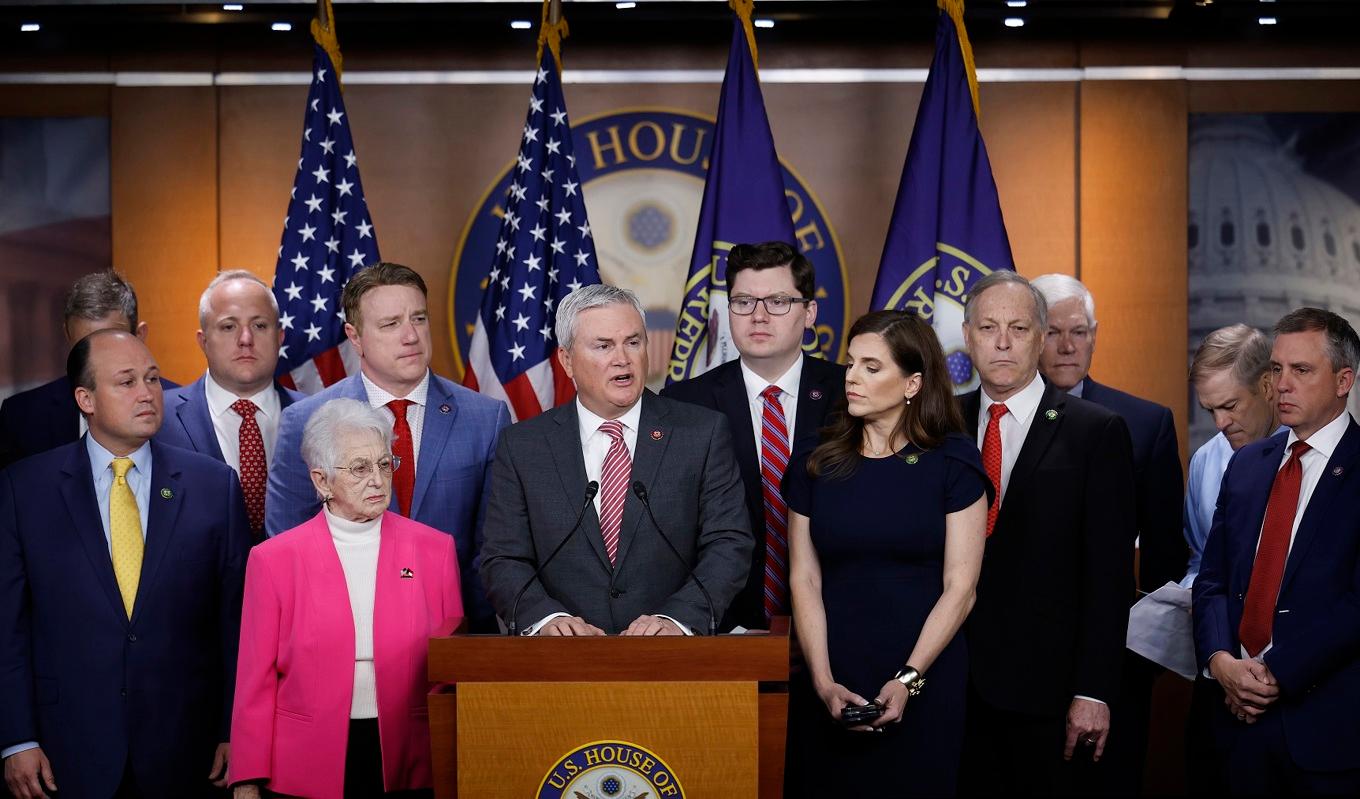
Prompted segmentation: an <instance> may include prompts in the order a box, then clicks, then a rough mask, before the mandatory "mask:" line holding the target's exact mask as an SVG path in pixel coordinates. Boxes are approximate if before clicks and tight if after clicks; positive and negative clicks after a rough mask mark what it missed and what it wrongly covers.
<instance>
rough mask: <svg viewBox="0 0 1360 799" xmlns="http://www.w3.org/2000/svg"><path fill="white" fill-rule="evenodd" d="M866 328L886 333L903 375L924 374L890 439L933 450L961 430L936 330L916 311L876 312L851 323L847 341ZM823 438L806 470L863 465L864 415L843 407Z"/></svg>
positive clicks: (839, 470) (831, 471) (829, 473)
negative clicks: (852, 414) (861, 460)
mask: <svg viewBox="0 0 1360 799" xmlns="http://www.w3.org/2000/svg"><path fill="white" fill-rule="evenodd" d="M866 333H877V334H878V335H880V336H882V337H883V342H884V343H885V344H887V345H888V351H889V352H891V353H892V359H893V362H894V363H896V364H897V366H898V368H900V369H901V370H902V372H903V374H907V375H911V374H915V373H917V372H920V374H921V390H920V391H918V392H917V393H916V396H915V397H913V398H912V400H913V401H912V403H911V404H910V405H907V406H906V407H905V408H903V411H902V418H901V419H899V420H898V422H897V426H896V427H895V428H893V432H892V436H891V437H890V438H889V439H888V440H889V441H890V442H891V441H893V440H894V439H898V438H905V439H906V440H907V441H909V442H911V443H912V444H915V445H916V446H918V447H920V448H921V449H934V448H935V447H938V446H940V444H942V443H944V438H945V436H947V435H949V434H950V433H954V432H960V431H962V430H963V414H961V413H960V412H959V406H958V403H957V402H955V400H954V392H953V383H952V382H951V381H950V379H949V368H948V366H946V364H945V362H944V351H943V350H941V349H940V342H939V340H938V339H937V338H935V331H934V330H933V329H932V328H931V327H930V325H928V324H926V323H925V322H924V321H922V320H921V318H920V317H918V316H916V315H915V314H910V313H907V312H905V311H874V312H872V313H868V314H865V315H864V316H861V317H860V318H859V319H858V320H856V321H855V324H854V325H852V326H851V327H850V335H849V337H848V339H847V340H848V341H853V340H854V338H855V337H856V336H862V335H864V334H866ZM821 436H822V443H821V444H820V445H818V447H817V449H815V450H813V452H812V455H811V456H809V457H808V465H807V468H808V474H811V475H812V476H813V477H817V476H826V477H828V478H831V479H836V478H842V477H848V476H850V475H851V474H853V473H854V471H855V468H856V467H857V466H859V459H860V458H861V457H862V456H861V455H860V447H861V446H862V445H863V443H864V420H863V419H860V418H858V417H856V416H851V415H850V414H849V413H848V412H846V411H845V410H844V408H842V409H841V410H840V411H839V412H838V413H837V414H836V415H834V416H833V417H832V420H831V423H830V424H829V425H827V426H826V427H825V428H823V429H822V431H821Z"/></svg>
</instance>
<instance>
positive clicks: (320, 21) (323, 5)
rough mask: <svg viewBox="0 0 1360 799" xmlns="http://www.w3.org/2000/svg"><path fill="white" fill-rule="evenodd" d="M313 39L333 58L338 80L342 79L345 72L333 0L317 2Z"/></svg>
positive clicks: (313, 21) (313, 22)
mask: <svg viewBox="0 0 1360 799" xmlns="http://www.w3.org/2000/svg"><path fill="white" fill-rule="evenodd" d="M312 38H313V39H315V40H316V43H317V44H319V45H321V47H322V49H324V50H325V51H326V55H328V56H330V57H331V65H332V66H334V67H335V77H336V80H339V79H340V73H341V72H342V71H343V67H342V65H341V63H340V62H341V61H342V60H343V59H342V58H341V57H340V40H339V39H337V38H336V36H335V10H334V9H333V8H331V0H316V18H315V19H313V20H312Z"/></svg>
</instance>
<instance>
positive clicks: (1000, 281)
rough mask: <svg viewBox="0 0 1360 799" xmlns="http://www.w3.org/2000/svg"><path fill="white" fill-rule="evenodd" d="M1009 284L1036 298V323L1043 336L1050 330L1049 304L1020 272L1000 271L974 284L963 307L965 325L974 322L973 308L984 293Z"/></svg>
mask: <svg viewBox="0 0 1360 799" xmlns="http://www.w3.org/2000/svg"><path fill="white" fill-rule="evenodd" d="M1008 283H1014V284H1016V285H1019V286H1024V287H1025V288H1027V289H1029V293H1030V295H1031V296H1032V297H1034V323H1035V326H1036V327H1038V329H1039V334H1040V335H1043V331H1045V330H1047V329H1048V302H1047V301H1046V300H1044V295H1043V294H1041V293H1040V292H1039V290H1038V289H1036V288H1035V287H1034V284H1033V283H1031V282H1029V281H1028V280H1026V279H1025V278H1024V276H1023V275H1021V274H1020V273H1019V272H1012V271H1011V270H1009V269H998V270H996V271H995V272H992V273H991V274H989V275H987V276H986V277H984V278H983V279H981V280H979V281H978V282H976V283H974V284H973V288H972V290H971V291H969V292H968V300H967V301H966V302H965V303H964V305H963V321H964V323H965V324H967V323H969V322H972V321H973V306H974V305H975V304H976V303H977V299H978V297H981V296H982V294H983V292H985V291H987V289H990V288H994V287H996V286H1004V285H1006V284H1008Z"/></svg>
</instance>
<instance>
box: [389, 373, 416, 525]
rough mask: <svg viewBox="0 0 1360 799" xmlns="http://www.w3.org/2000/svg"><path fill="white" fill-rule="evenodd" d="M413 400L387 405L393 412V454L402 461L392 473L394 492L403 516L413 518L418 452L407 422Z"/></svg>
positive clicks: (393, 402)
mask: <svg viewBox="0 0 1360 799" xmlns="http://www.w3.org/2000/svg"><path fill="white" fill-rule="evenodd" d="M412 404H414V403H412V402H411V400H401V399H396V400H392V401H391V402H388V403H387V409H388V410H389V411H391V412H392V454H393V455H396V456H397V457H398V458H400V459H401V467H400V468H397V469H395V470H393V472H392V490H393V491H396V492H397V507H399V508H400V509H401V515H402V516H405V517H407V518H410V516H411V495H412V494H414V493H415V491H416V451H415V445H414V444H413V442H412V439H411V425H409V424H407V422H406V409H407V408H409V407H411V405H412Z"/></svg>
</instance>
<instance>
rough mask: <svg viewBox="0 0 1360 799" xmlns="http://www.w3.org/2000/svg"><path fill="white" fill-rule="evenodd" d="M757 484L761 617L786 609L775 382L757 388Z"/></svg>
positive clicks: (782, 459) (784, 426)
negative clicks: (761, 511) (761, 503)
mask: <svg viewBox="0 0 1360 799" xmlns="http://www.w3.org/2000/svg"><path fill="white" fill-rule="evenodd" d="M760 396H761V398H762V399H763V400H764V401H765V405H764V408H763V409H762V410H761V415H760V485H761V492H762V494H763V495H764V498H765V619H766V620H767V621H768V620H769V619H771V618H773V617H774V616H778V615H781V614H784V613H787V612H788V604H789V603H788V599H789V588H788V586H789V522H788V519H789V509H788V506H787V505H785V504H784V496H783V494H781V493H780V491H779V486H780V483H781V482H782V481H783V480H784V471H785V470H786V469H787V468H788V466H789V427H788V423H787V422H786V421H785V420H784V406H783V405H781V404H780V402H779V386H770V387H769V388H767V389H765V390H764V391H762V392H760Z"/></svg>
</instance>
